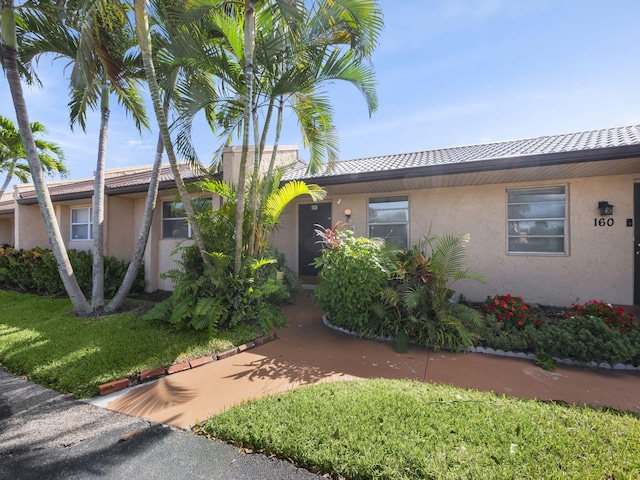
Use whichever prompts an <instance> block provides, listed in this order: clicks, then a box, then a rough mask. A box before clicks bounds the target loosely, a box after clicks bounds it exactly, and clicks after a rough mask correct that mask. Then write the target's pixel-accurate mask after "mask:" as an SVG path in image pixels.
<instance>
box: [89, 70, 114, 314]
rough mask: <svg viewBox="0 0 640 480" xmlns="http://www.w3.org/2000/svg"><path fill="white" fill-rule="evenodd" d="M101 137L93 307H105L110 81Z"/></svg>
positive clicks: (95, 187) (104, 99)
mask: <svg viewBox="0 0 640 480" xmlns="http://www.w3.org/2000/svg"><path fill="white" fill-rule="evenodd" d="M100 113H101V116H100V137H99V139H98V159H97V161H96V173H95V176H96V178H95V181H94V184H93V272H92V281H93V287H92V290H91V308H93V309H94V310H97V309H101V308H103V307H104V182H105V178H104V169H105V162H106V156H107V132H108V129H109V114H110V110H109V81H108V80H105V81H104V84H103V85H102V98H101V108H100Z"/></svg>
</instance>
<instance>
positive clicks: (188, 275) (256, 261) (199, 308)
mask: <svg viewBox="0 0 640 480" xmlns="http://www.w3.org/2000/svg"><path fill="white" fill-rule="evenodd" d="M234 205H235V203H234V202H232V201H228V202H226V203H225V204H223V205H222V207H221V208H220V209H217V210H215V211H212V210H211V208H210V207H209V208H208V209H205V210H203V211H201V213H200V215H199V217H198V222H199V223H200V225H201V228H202V233H203V235H204V239H205V245H206V248H207V252H210V253H207V255H208V257H209V260H210V263H211V267H206V266H205V265H204V261H203V259H202V256H201V254H200V251H199V249H198V247H197V246H196V245H188V246H180V247H178V249H177V251H176V252H174V253H179V254H180V261H179V262H178V263H179V266H178V268H175V269H172V270H170V271H168V272H166V273H165V274H164V275H165V277H166V278H170V279H171V280H173V282H174V290H173V293H172V295H171V297H169V298H168V299H166V300H164V301H163V302H161V303H159V304H157V305H155V306H154V308H153V309H151V310H150V311H149V312H148V313H147V315H146V316H145V318H147V319H153V320H161V321H165V322H168V323H170V324H171V325H173V326H174V327H176V328H178V329H182V328H186V329H194V330H204V329H210V330H212V329H223V328H228V327H231V326H235V325H238V324H240V323H246V324H255V325H256V326H257V327H258V329H259V330H260V331H261V332H268V331H269V330H270V329H271V328H272V327H273V326H274V325H276V326H282V325H285V324H286V318H285V316H284V314H283V313H282V311H281V310H280V308H279V305H280V304H282V303H283V302H287V301H290V300H291V292H292V291H293V288H295V285H296V282H294V281H292V280H291V275H290V273H289V274H288V275H285V273H286V272H287V271H288V269H287V268H286V266H285V265H284V257H281V258H280V262H279V261H278V260H277V259H276V258H272V257H271V256H269V255H267V256H265V257H264V258H252V257H249V256H245V257H244V258H243V261H242V268H241V271H240V273H239V274H238V275H235V274H234V273H233V255H234V251H235V242H234V240H233V238H234V235H233V232H234V228H235V221H234V218H235V208H234ZM285 278H288V279H289V281H288V283H287V284H285V282H284V279H285ZM287 285H290V286H291V288H288V287H287Z"/></svg>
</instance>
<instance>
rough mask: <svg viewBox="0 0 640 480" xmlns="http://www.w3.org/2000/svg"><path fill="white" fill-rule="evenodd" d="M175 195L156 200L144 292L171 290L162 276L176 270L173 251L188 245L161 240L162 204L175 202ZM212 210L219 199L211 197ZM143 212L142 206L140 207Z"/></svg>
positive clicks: (169, 283)
mask: <svg viewBox="0 0 640 480" xmlns="http://www.w3.org/2000/svg"><path fill="white" fill-rule="evenodd" d="M175 198H176V197H175V194H172V195H163V196H161V197H159V198H158V203H157V207H156V210H155V212H154V216H153V221H152V223H151V232H150V234H149V241H148V242H147V249H146V251H145V258H144V261H145V277H146V283H145V290H146V291H149V292H151V291H154V290H169V291H170V290H173V282H172V280H170V279H163V278H161V276H162V274H163V273H165V272H166V271H168V270H171V269H173V268H176V267H177V266H178V264H177V263H176V260H177V259H179V257H178V256H177V255H172V253H173V251H174V250H175V249H176V248H177V247H178V246H180V245H183V244H189V243H190V242H191V240H188V239H173V238H167V239H163V238H162V202H165V201H173V200H175ZM212 206H213V208H218V207H219V206H220V197H218V196H217V195H214V196H213V199H212ZM142 209H143V210H144V205H142Z"/></svg>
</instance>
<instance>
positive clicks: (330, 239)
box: [313, 224, 395, 334]
mask: <svg viewBox="0 0 640 480" xmlns="http://www.w3.org/2000/svg"><path fill="white" fill-rule="evenodd" d="M341 227H342V225H341V224H336V225H334V226H333V228H324V227H321V226H318V229H317V230H316V234H317V235H318V236H319V237H320V241H321V242H322V246H323V249H322V254H321V255H320V256H319V257H318V258H316V259H315V262H314V265H315V266H316V267H317V268H320V269H321V270H320V272H319V274H318V277H319V278H320V283H319V284H318V285H317V286H316V288H315V290H314V291H313V299H314V300H315V302H316V303H317V304H318V306H319V307H320V308H321V309H322V310H323V311H324V312H325V314H326V315H327V317H328V319H329V321H331V322H332V323H333V324H335V325H337V326H340V327H343V328H346V329H349V330H352V331H355V332H357V333H359V334H362V333H364V332H365V330H366V328H367V326H368V325H369V322H370V319H371V316H372V311H371V307H372V305H373V304H374V303H375V298H376V297H377V295H379V293H380V292H382V291H383V289H384V288H385V286H386V285H387V284H388V282H389V281H390V280H391V278H392V275H393V272H394V271H395V266H394V264H393V262H392V259H391V257H392V253H393V250H391V249H389V248H388V247H387V246H386V245H385V243H384V241H382V240H380V239H374V238H371V239H370V238H364V237H357V236H356V235H355V233H354V232H353V231H351V230H348V229H342V228H341Z"/></svg>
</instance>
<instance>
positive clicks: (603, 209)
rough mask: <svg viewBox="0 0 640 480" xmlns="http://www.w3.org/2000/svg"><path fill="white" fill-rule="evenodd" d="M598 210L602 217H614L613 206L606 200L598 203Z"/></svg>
mask: <svg viewBox="0 0 640 480" xmlns="http://www.w3.org/2000/svg"><path fill="white" fill-rule="evenodd" d="M598 210H600V215H613V205H609V202H607V201H605V200H603V201H601V202H598Z"/></svg>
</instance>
